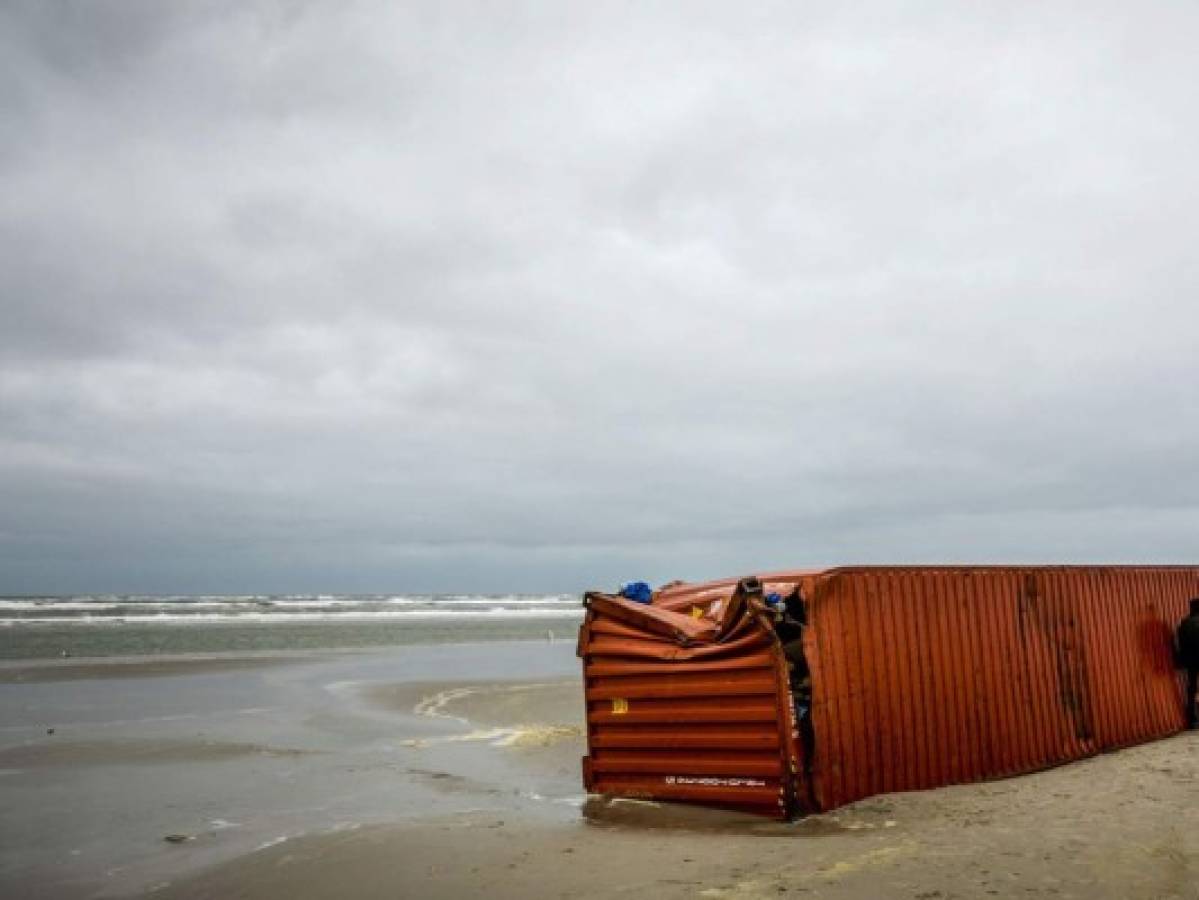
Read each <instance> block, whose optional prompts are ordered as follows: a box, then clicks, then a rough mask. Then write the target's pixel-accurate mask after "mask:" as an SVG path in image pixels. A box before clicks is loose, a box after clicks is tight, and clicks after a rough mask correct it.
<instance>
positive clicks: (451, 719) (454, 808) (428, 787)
mask: <svg viewBox="0 0 1199 900" xmlns="http://www.w3.org/2000/svg"><path fill="white" fill-rule="evenodd" d="M191 662H192V663H194V665H188V664H187V662H186V661H179V662H178V663H177V664H176V665H174V666H167V665H166V664H165V663H164V664H160V663H158V662H156V661H145V662H141V663H138V662H132V661H131V662H114V661H107V662H106V661H96V662H93V663H88V662H83V661H78V662H76V661H72V662H71V664H70V666H68V667H66V668H69V669H70V670H71V671H70V672H69V673H65V674H67V675H68V676H69V677H66V678H64V679H62V680H55V678H54V672H55V671H56V670H58V669H60V668H64V667H63V666H62V665H61V664H59V663H57V662H51V661H44V662H36V663H29V664H22V665H24V666H25V668H27V669H30V670H31V671H35V672H36V673H37V677H35V678H30V679H18V678H14V679H10V680H9V681H8V682H7V683H0V786H2V787H3V789H4V792H5V795H6V802H5V804H3V806H2V808H0V895H5V893H6V890H5V889H6V887H7V889H8V890H19V892H20V894H21V895H22V896H28V897H36V896H54V897H73V896H80V897H82V896H90V895H91V894H93V893H94V892H95V891H96V890H97V889H98V888H105V889H107V890H114V891H116V892H118V893H119V892H126V891H135V890H141V889H144V888H146V887H147V886H149V885H151V884H153V883H154V882H155V881H156V880H157V879H159V878H169V877H173V876H175V875H177V874H178V873H180V872H182V871H191V870H194V869H197V868H200V867H203V866H205V865H210V864H212V863H215V862H218V861H221V860H224V859H229V858H232V857H234V856H237V855H240V854H243V853H248V852H251V851H253V850H255V849H257V848H260V847H263V846H266V845H268V844H270V843H271V842H276V841H281V840H288V839H291V838H293V837H295V836H297V835H300V834H309V833H323V832H329V831H336V830H339V829H354V828H358V827H362V826H365V825H370V824H373V823H397V822H404V821H406V820H412V819H416V818H425V817H429V816H437V815H457V814H471V815H473V814H478V815H492V816H495V817H497V820H498V819H502V818H504V817H505V816H507V817H511V816H513V815H521V816H529V817H533V818H537V819H549V820H555V821H561V820H563V819H570V818H577V817H578V816H579V807H580V806H581V804H582V799H583V798H582V788H581V785H580V783H579V772H578V757H579V755H580V752H581V742H582V737H581V734H582V731H581V727H580V726H581V722H582V700H581V687H580V685H579V673H578V661H577V660H576V659H575V657H574V644H573V641H565V640H564V641H555V642H552V643H551V642H545V641H542V642H540V643H505V642H491V643H478V644H471V645H448V646H436V647H432V646H424V647H421V646H409V647H402V648H396V649H394V650H371V651H357V652H351V653H321V654H307V655H305V654H296V655H293V656H291V657H289V658H276V657H271V656H265V657H259V658H256V659H253V660H250V663H251V664H249V665H230V664H229V663H230V662H235V661H231V660H226V659H219V658H216V659H214V658H209V659H199V660H192V661H191ZM10 665H11V664H10ZM138 668H145V669H146V670H147V673H146V676H145V677H137V676H136V670H137V669H138ZM77 669H78V670H86V671H85V672H84V671H75V670H77ZM130 669H132V670H134V671H133V672H131V671H128V670H130ZM11 671H12V672H16V671H18V670H17V669H12V670H11ZM84 675H86V676H88V677H82V676H84ZM169 835H174V836H176V837H177V838H178V841H177V842H174V843H172V842H171V841H168V840H166V838H167V836H169ZM9 895H10V896H16V894H9Z"/></svg>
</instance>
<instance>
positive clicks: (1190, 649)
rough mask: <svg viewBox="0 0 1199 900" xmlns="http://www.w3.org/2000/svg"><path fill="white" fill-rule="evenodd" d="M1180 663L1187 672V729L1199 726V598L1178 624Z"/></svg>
mask: <svg viewBox="0 0 1199 900" xmlns="http://www.w3.org/2000/svg"><path fill="white" fill-rule="evenodd" d="M1178 662H1179V663H1180V664H1181V665H1182V666H1184V667H1185V668H1186V670H1187V692H1186V706H1187V728H1195V727H1196V726H1199V711H1197V710H1196V708H1195V703H1196V698H1195V693H1196V690H1197V689H1199V597H1196V598H1195V599H1194V600H1192V601H1191V614H1190V615H1189V616H1187V617H1186V618H1185V619H1183V620H1182V621H1181V622H1179V623H1178Z"/></svg>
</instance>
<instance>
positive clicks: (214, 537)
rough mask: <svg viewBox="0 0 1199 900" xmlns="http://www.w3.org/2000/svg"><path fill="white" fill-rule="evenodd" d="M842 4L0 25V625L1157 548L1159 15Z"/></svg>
mask: <svg viewBox="0 0 1199 900" xmlns="http://www.w3.org/2000/svg"><path fill="white" fill-rule="evenodd" d="M838 6H840V4H800V3H793V2H787V3H779V4H767V3H728V2H725V3H718V4H710V5H703V6H701V5H699V4H697V3H692V2H679V3H675V4H648V3H631V4H627V5H626V4H617V3H599V4H593V3H574V4H562V3H534V4H529V5H524V4H493V3H486V4H478V5H462V4H453V3H446V2H433V3H428V4H416V3H406V4H405V3H400V4H397V3H392V2H381V0H380V2H364V3H346V2H341V0H337V2H328V3H317V2H314V3H255V2H244V0H238V2H229V3H207V4H202V3H185V2H169V3H163V2H160V0H146V2H142V3H137V2H126V0H114V2H98V0H97V2H86V3H61V2H59V3H55V2H45V0H31V2H28V3H15V2H6V3H4V4H3V6H2V12H0V317H2V318H0V593H24V592H86V591H159V592H208V591H213V592H217V591H231V592H237V591H400V590H482V591H506V590H527V591H541V590H576V589H581V588H584V587H610V586H614V585H615V584H616V583H617V582H619V581H622V580H629V579H633V578H645V579H646V580H650V581H661V580H665V579H668V578H674V577H682V578H686V579H689V580H690V579H697V578H703V577H716V576H723V575H730V574H738V573H746V572H751V571H755V570H762V569H777V568H786V567H795V566H804V565H810V564H824V563H847V562H936V561H977V562H987V561H1029V562H1041V561H1061V562H1080V561H1109V562H1116V561H1145V562H1169V561H1179V562H1181V561H1189V562H1199V465H1197V462H1199V399H1197V398H1199V302H1197V301H1199V256H1197V252H1196V244H1197V238H1199V191H1197V188H1199V174H1197V168H1199V61H1197V60H1199V57H1197V56H1196V50H1195V48H1196V46H1197V45H1199V7H1197V6H1195V5H1194V4H1184V3H1173V4H1161V5H1146V4H1135V5H1134V4H1127V3H1123V4H1112V5H1111V6H1110V7H1109V8H1106V9H1104V8H1103V7H1101V5H1099V4H1095V3H1078V4H1075V5H1060V6H1054V7H1052V8H1050V7H1048V6H1046V5H1043V4H1027V5H1018V4H1006V3H1005V4H994V5H993V6H992V11H991V12H986V11H983V9H982V7H977V8H974V7H972V8H971V9H972V10H973V11H971V12H969V13H964V12H963V10H964V7H963V6H962V5H961V4H957V3H946V4H944V5H943V6H942V7H938V6H936V5H933V4H924V5H922V7H923V8H922V11H921V12H919V13H918V14H917V13H914V12H912V11H911V10H909V9H905V10H904V11H902V12H898V11H896V8H891V7H888V6H886V5H880V6H877V7H867V6H865V5H859V4H854V5H853V6H854V7H855V9H856V10H857V11H856V12H852V13H841V12H836V11H834V12H830V10H832V9H834V8H835V7H838ZM901 6H902V7H911V6H913V5H912V4H894V5H893V7H901Z"/></svg>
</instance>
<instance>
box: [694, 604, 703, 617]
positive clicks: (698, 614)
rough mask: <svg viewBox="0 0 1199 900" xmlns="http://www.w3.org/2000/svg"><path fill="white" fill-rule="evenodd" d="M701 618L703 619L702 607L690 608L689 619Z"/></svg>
mask: <svg viewBox="0 0 1199 900" xmlns="http://www.w3.org/2000/svg"><path fill="white" fill-rule="evenodd" d="M703 617H704V610H703V607H700V606H693V607H691V618H693V619H702V618H703Z"/></svg>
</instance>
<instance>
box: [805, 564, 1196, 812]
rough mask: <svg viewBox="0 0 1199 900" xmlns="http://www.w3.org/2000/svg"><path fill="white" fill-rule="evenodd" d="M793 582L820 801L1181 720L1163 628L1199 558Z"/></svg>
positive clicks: (1134, 737)
mask: <svg viewBox="0 0 1199 900" xmlns="http://www.w3.org/2000/svg"><path fill="white" fill-rule="evenodd" d="M806 586H807V587H808V590H805V594H806V596H807V597H808V598H809V611H810V612H809V614H810V616H811V621H812V627H811V628H810V629H809V631H808V634H807V635H806V636H805V642H804V647H805V652H806V655H807V659H808V664H809V666H810V667H811V671H812V690H813V703H812V720H813V728H814V731H815V735H816V752H815V754H814V766H813V773H812V775H813V778H812V782H813V783H812V792H813V796H814V798H815V803H816V804H817V805H818V806H819V807H820V808H821V809H832V808H834V807H837V806H841V805H842V804H845V803H849V802H852V801H854V800H859V799H861V798H863V797H868V796H871V795H872V794H879V793H887V792H891V791H906V790H914V789H920V788H932V787H938V786H941V785H947V784H955V783H962V782H970V781H980V780H984V779H989V778H997V777H1001V776H1005V775H1014V774H1018V773H1022V772H1031V771H1035V770H1037V769H1043V768H1047V767H1049V766H1053V765H1057V764H1059V763H1063V762H1067V761H1070V760H1075V759H1081V758H1083V757H1086V756H1090V755H1093V754H1095V753H1099V752H1102V751H1104V750H1111V749H1114V748H1117V747H1123V746H1127V745H1130V744H1135V743H1140V742H1142V741H1148V740H1153V739H1155V738H1160V737H1165V736H1167V735H1170V734H1173V733H1175V732H1177V731H1180V730H1181V729H1182V728H1183V726H1184V725H1185V716H1184V712H1183V705H1182V690H1181V686H1180V681H1179V675H1178V673H1177V672H1176V671H1175V669H1174V664H1173V658H1172V637H1173V628H1174V626H1175V625H1176V624H1177V622H1178V620H1179V619H1181V618H1182V617H1183V616H1184V615H1185V614H1186V608H1187V601H1188V599H1189V598H1190V597H1194V596H1199V569H1195V568H1182V567H1179V568H1125V567H1086V568H1081V567H1080V568H1010V569H1001V568H976V569H967V568H960V569H950V568H946V569H847V570H840V571H832V572H828V573H825V574H822V575H820V576H817V577H815V578H811V579H808V583H807V585H806Z"/></svg>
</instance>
